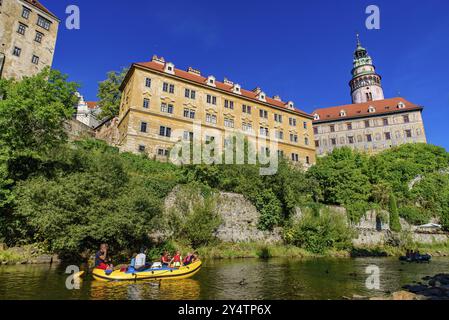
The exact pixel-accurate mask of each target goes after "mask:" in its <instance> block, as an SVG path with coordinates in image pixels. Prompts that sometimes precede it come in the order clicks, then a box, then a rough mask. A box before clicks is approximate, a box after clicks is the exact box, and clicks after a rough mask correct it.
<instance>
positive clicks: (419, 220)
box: [399, 206, 431, 225]
mask: <svg viewBox="0 0 449 320" xmlns="http://www.w3.org/2000/svg"><path fill="white" fill-rule="evenodd" d="M399 216H401V217H402V218H404V219H405V221H407V222H408V223H410V224H413V225H421V224H425V223H428V222H429V220H430V218H431V217H430V215H429V213H428V212H427V211H426V210H424V209H422V208H418V207H415V206H404V207H401V208H399Z"/></svg>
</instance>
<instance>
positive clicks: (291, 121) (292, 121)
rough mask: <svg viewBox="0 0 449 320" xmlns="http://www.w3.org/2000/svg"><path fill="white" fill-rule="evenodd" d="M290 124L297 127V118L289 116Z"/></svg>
mask: <svg viewBox="0 0 449 320" xmlns="http://www.w3.org/2000/svg"><path fill="white" fill-rule="evenodd" d="M288 124H289V125H291V126H292V127H296V119H295V118H288Z"/></svg>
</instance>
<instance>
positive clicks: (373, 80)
mask: <svg viewBox="0 0 449 320" xmlns="http://www.w3.org/2000/svg"><path fill="white" fill-rule="evenodd" d="M356 38H357V48H356V49H355V51H354V59H353V69H352V80H351V81H350V83H349V85H350V87H351V96H352V102H353V103H363V102H368V101H372V100H383V99H384V94H383V90H382V85H381V76H380V75H378V74H377V73H376V68H375V67H374V64H373V60H372V59H371V57H370V56H369V54H368V51H367V50H366V49H365V48H364V47H362V42H361V41H360V35H359V34H358V33H357V34H356Z"/></svg>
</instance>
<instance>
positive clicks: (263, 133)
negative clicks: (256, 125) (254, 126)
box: [260, 127, 269, 137]
mask: <svg viewBox="0 0 449 320" xmlns="http://www.w3.org/2000/svg"><path fill="white" fill-rule="evenodd" d="M268 134H269V131H268V128H265V127H260V135H261V136H266V137H268Z"/></svg>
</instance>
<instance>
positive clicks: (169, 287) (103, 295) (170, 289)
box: [90, 279, 200, 300]
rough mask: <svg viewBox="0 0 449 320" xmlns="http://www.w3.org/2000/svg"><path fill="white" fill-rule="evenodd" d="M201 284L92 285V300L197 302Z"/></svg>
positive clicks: (195, 281)
mask: <svg viewBox="0 0 449 320" xmlns="http://www.w3.org/2000/svg"><path fill="white" fill-rule="evenodd" d="M199 298H200V283H199V282H198V280H195V279H182V280H162V281H156V282H155V281H137V282H131V281H126V282H102V281H92V282H91V283H90V299H92V300H106V299H109V300H143V299H148V300H181V299H182V300H196V299H199Z"/></svg>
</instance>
